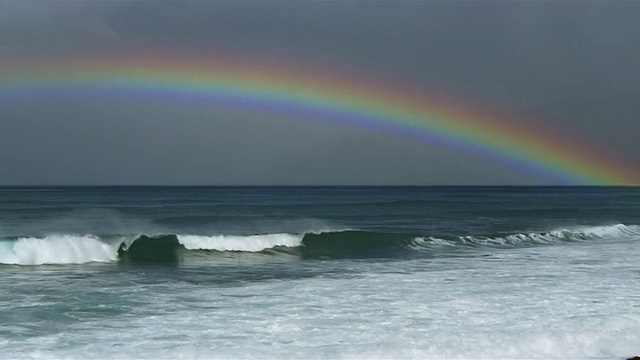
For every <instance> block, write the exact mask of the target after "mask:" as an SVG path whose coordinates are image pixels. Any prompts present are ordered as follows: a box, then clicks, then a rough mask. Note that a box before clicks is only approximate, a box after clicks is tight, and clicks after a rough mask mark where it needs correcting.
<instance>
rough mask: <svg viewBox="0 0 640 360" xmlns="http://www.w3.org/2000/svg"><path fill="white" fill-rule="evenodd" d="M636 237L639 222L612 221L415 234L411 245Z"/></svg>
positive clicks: (520, 242)
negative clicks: (450, 235) (447, 235)
mask: <svg viewBox="0 0 640 360" xmlns="http://www.w3.org/2000/svg"><path fill="white" fill-rule="evenodd" d="M634 237H640V226H637V225H630V226H627V225H624V224H615V225H607V226H589V227H582V228H573V229H558V230H553V231H549V232H538V233H536V232H530V233H517V234H511V235H506V236H460V237H458V238H456V239H442V238H437V237H427V238H424V237H418V238H416V239H414V244H413V245H414V246H415V247H433V246H441V245H446V246H457V245H467V246H517V245H536V244H538V245H545V244H554V243H559V242H574V241H589V240H601V239H627V238H634Z"/></svg>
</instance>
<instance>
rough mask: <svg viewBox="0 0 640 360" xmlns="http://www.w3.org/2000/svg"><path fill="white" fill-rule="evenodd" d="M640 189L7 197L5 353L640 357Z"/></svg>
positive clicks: (195, 190) (65, 192)
mask: <svg viewBox="0 0 640 360" xmlns="http://www.w3.org/2000/svg"><path fill="white" fill-rule="evenodd" d="M639 259H640V188H607V187H595V188H588V187H577V188H573V187H555V188H554V187H265V188H243V187H191V188H189V187H185V188H172V187H146V188H145V187H96V188H92V187H85V188H0V272H1V274H2V276H1V277H0V358H2V359H14V358H16V359H23V358H25V359H60V358H62V359H104V358H117V359H130V358H135V359H140V358H150V359H151V358H153V359H192V358H198V359H210V358H221V359H228V358H241V359H250V358H259V359H263V358H283V359H287V358H292V359H301V358H305V359H327V358H338V359H345V358H346V359H350V358H366V359H369V358H414V359H424V358H434V359H436V358H437V359H441V358H451V359H455V358H466V359H469V358H474V359H477V358H487V359H496V358H515V359H522V358H528V359H549V358H556V359H569V358H571V359H624V358H626V357H630V356H634V355H640V261H639Z"/></svg>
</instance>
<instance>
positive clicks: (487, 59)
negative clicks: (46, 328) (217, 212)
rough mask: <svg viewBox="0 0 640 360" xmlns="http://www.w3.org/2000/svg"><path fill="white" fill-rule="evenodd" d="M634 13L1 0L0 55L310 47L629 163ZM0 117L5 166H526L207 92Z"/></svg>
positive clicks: (320, 169)
mask: <svg viewBox="0 0 640 360" xmlns="http://www.w3.org/2000/svg"><path fill="white" fill-rule="evenodd" d="M639 16H640V3H635V2H615V3H614V2H517V3H516V2H491V3H485V2H482V3H476V2H293V1H291V2H288V1H280V2H188V3H179V2H175V3H165V2H153V3H151V2H115V3H111V2H109V3H107V2H99V3H85V2H68V3H65V2H62V3H61V2H55V3H53V2H51V3H50V2H26V3H24V2H20V3H19V2H0V55H2V54H29V55H34V54H35V55H36V56H40V57H43V58H46V57H47V56H50V55H53V54H60V53H66V54H82V53H85V52H90V51H94V50H100V51H105V50H106V51H108V50H109V49H114V50H115V49H120V48H123V49H125V48H136V49H140V48H150V49H157V48H161V49H169V50H174V51H180V50H185V49H205V50H211V49H213V50H219V51H229V52H242V53H252V54H265V55H273V56H276V57H281V58H284V59H299V60H301V61H313V62H317V63H319V64H324V65H325V66H328V67H338V68H342V69H344V70H347V71H348V70H349V69H356V70H357V71H360V72H362V73H367V74H372V75H375V76H382V77H386V78H391V79H396V80H397V81H401V82H407V83H412V84H416V85H418V86H422V87H424V88H426V89H430V90H432V91H440V92H442V93H445V94H449V95H451V96H453V97H457V98H460V99H467V100H469V101H470V102H472V103H476V104H483V106H486V107H487V108H488V109H493V108H495V109H501V110H503V111H506V112H510V113H512V114H514V115H515V117H519V118H521V119H527V120H526V121H529V122H532V123H535V122H541V123H544V124H546V125H547V126H551V127H553V128H559V129H563V131H564V132H566V133H567V134H568V136H573V137H575V138H578V139H583V140H584V141H586V142H588V143H591V144H593V146H595V147H598V148H600V149H604V150H606V151H607V152H610V153H611V154H613V155H615V156H618V157H620V158H624V159H625V160H626V161H627V162H629V163H632V164H634V163H640V144H638V141H637V138H638V137H637V134H638V133H640V122H639V121H638V119H639V117H640V104H639V103H638V102H637V100H636V96H635V94H637V93H639V92H640V81H639V80H640V75H639V72H638V71H637V69H636V67H637V64H638V63H639V62H640V61H639V60H640V22H638V21H637V18H638V17H639ZM0 70H1V69H0ZM176 119H179V121H177V120H176ZM523 121H524V120H523ZM0 126H1V127H2V134H0V152H1V154H2V155H0V174H3V175H2V177H0V183H5V184H6V183H50V182H53V183H105V182H106V183H172V184H173V183H200V184H201V183H211V184H218V183H224V184H229V183H247V184H249V183H250V184H263V183H269V184H274V183H278V184H281V183H339V184H344V183H371V184H391V183H412V184H448V183H455V184H462V183H469V184H473V183H482V184H487V183H515V184H523V183H530V182H531V181H532V180H529V179H527V178H526V177H525V176H523V175H521V174H512V173H510V172H509V171H507V170H505V169H503V168H501V167H500V166H497V165H495V164H487V163H483V162H481V161H480V162H479V161H478V159H470V158H468V157H465V156H463V155H461V154H455V153H452V152H450V151H447V150H444V149H438V148H436V147H428V146H424V145H422V144H417V143H415V142H411V141H409V140H407V139H401V138H392V137H389V136H384V135H382V134H379V133H375V132H366V131H363V130H359V129H353V128H347V127H344V126H338V125H329V124H315V123H311V122H301V121H299V120H298V119H287V118H276V117H273V116H271V117H263V116H256V115H255V114H246V113H231V112H222V111H218V112H214V111H212V110H211V109H184V108H171V109H166V108H165V109H157V108H153V107H150V106H144V105H139V106H120V107H114V106H108V105H104V106H101V107H100V106H95V105H93V106H89V105H86V104H85V105H82V106H80V105H78V106H55V107H53V108H52V106H44V105H43V106H41V107H37V106H36V107H34V106H33V104H30V106H29V108H25V107H24V106H19V105H16V106H11V107H5V108H3V109H0ZM4 174H10V175H4Z"/></svg>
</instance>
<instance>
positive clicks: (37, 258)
mask: <svg viewBox="0 0 640 360" xmlns="http://www.w3.org/2000/svg"><path fill="white" fill-rule="evenodd" d="M117 249H118V248H117V246H113V245H110V244H108V243H105V242H103V241H101V240H100V239H99V238H98V237H95V236H91V235H87V236H73V235H51V236H47V237H44V238H35V237H23V238H18V239H17V240H14V241H2V242H1V243H0V263H2V264H16V265H43V264H82V263H88V262H110V261H114V260H116V259H117V257H118V253H117Z"/></svg>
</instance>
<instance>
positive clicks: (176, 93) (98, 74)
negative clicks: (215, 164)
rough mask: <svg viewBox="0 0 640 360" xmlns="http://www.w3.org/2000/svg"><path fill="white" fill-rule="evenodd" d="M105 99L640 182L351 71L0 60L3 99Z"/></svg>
mask: <svg viewBox="0 0 640 360" xmlns="http://www.w3.org/2000/svg"><path fill="white" fill-rule="evenodd" d="M103 99H115V100H122V101H136V102H139V101H145V102H158V103H163V104H166V103H169V104H189V105H190V104H196V105H207V106H214V107H222V108H231V109H238V110H243V111H246V110H249V111H256V112H270V113H275V114H282V115H294V116H295V117H296V118H300V119H305V120H314V121H328V122H335V123H340V124H347V125H351V126H356V127H362V128H366V129H373V130H377V131H384V132H385V133H389V134H393V136H404V137H408V138H413V139H416V140H418V141H420V142H423V143H425V144H428V145H430V146H438V147H444V148H447V149H451V150H453V151H456V152H460V153H464V154H468V155H470V156H474V157H479V158H481V159H484V160H486V161H490V162H494V163H498V164H501V165H502V166H504V167H507V168H508V169H511V170H512V171H514V172H518V173H522V174H525V175H527V176H530V177H533V178H534V179H536V180H538V181H540V182H541V183H543V184H562V185H638V184H640V171H638V169H635V168H633V167H631V166H629V165H626V164H624V163H621V162H619V161H617V160H616V159H615V158H613V157H611V156H606V155H605V154H604V153H603V152H602V151H595V150H594V149H592V148H591V147H588V146H585V145H583V144H582V143H579V142H578V141H576V140H575V139H572V138H571V136H566V134H561V133H558V132H557V131H556V129H550V128H545V127H542V126H540V125H539V123H540V122H535V123H536V124H535V125H532V123H534V122H526V121H522V119H514V118H513V117H509V116H507V115H504V114H498V113H495V112H487V111H483V110H481V109H479V108H474V107H471V106H469V105H463V104H461V103H459V102H454V101H450V100H447V99H443V98H442V97H440V96H437V95H436V94H430V93H427V92H425V91H424V90H423V89H419V88H415V87H411V86H408V85H401V84H397V83H394V82H392V81H388V80H380V79H376V78H373V77H370V76H369V77H366V76H358V75H354V74H352V73H351V72H349V73H345V72H340V71H337V70H334V71H332V70H331V69H323V68H319V67H313V66H310V65H300V64H291V63H285V62H282V61H272V60H265V59H261V60H259V61H251V60H246V58H244V57H241V56H235V57H229V56H222V55H220V54H211V53H207V54H203V53H199V54H195V53H193V54H183V55H168V54H165V53H152V54H134V53H131V52H127V53H123V54H118V55H114V54H111V55H109V56H90V57H82V58H75V59H53V60H52V59H47V61H46V62H45V61H42V60H28V59H27V60H25V59H12V60H5V61H2V62H0V104H2V103H5V104H15V103H18V104H20V103H21V102H30V101H40V102H42V101H55V102H58V101H95V100H98V101H101V100H103Z"/></svg>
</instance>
